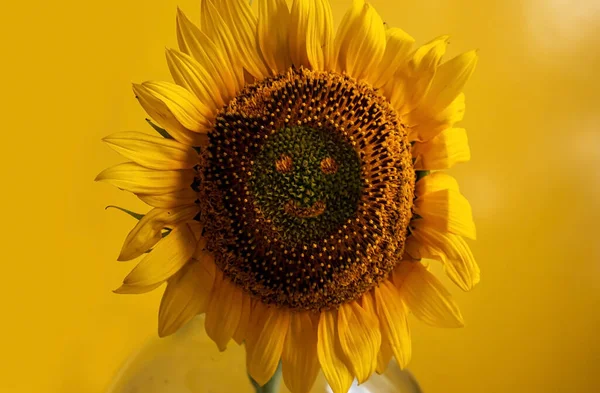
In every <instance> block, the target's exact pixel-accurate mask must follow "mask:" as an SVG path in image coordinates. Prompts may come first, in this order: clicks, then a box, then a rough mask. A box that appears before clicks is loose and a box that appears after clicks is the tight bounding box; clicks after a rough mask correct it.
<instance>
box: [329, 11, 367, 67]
mask: <svg viewBox="0 0 600 393" xmlns="http://www.w3.org/2000/svg"><path fill="white" fill-rule="evenodd" d="M364 4H365V2H364V0H352V5H351V6H350V8H348V10H347V11H346V13H345V14H344V16H343V18H342V21H341V22H340V25H339V27H338V29H337V33H336V35H335V39H334V42H333V47H334V50H333V55H334V66H335V67H334V69H335V71H338V72H339V71H341V70H342V67H341V66H342V64H344V65H345V63H346V60H345V59H346V53H345V52H341V51H340V49H341V48H346V47H347V46H348V41H350V40H351V39H352V30H353V29H354V25H355V23H356V20H357V19H358V17H359V15H360V13H361V11H362V8H363V5H364Z"/></svg>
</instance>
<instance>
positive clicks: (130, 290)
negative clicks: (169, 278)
mask: <svg viewBox="0 0 600 393" xmlns="http://www.w3.org/2000/svg"><path fill="white" fill-rule="evenodd" d="M161 285H162V282H159V283H156V284H153V285H148V286H145V287H138V286H135V285H126V284H123V285H121V286H120V287H119V288H117V289H115V290H114V291H113V292H114V293H118V294H119V295H139V294H142V293H148V292H151V291H153V290H155V289H156V288H158V287H160V286H161Z"/></svg>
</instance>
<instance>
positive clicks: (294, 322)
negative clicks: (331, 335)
mask: <svg viewBox="0 0 600 393" xmlns="http://www.w3.org/2000/svg"><path fill="white" fill-rule="evenodd" d="M281 362H282V371H283V380H284V381H285V384H286V386H287V387H288V388H289V389H290V391H292V392H294V393H308V392H309V391H310V389H311V387H312V386H313V384H314V383H315V379H316V378H317V374H318V373H319V362H318V360H317V320H316V319H315V320H313V318H312V315H311V314H310V313H308V312H298V313H296V312H295V313H292V314H291V317H290V326H289V329H288V333H287V336H286V339H285V345H284V346H283V353H282V356H281Z"/></svg>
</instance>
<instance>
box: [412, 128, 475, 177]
mask: <svg viewBox="0 0 600 393" xmlns="http://www.w3.org/2000/svg"><path fill="white" fill-rule="evenodd" d="M412 154H413V157H414V158H415V163H414V168H415V169H416V170H436V169H448V168H451V167H453V166H454V164H457V163H460V162H467V161H469V160H470V159H471V150H470V149H469V141H468V139H467V132H466V131H465V129H464V128H448V129H446V130H444V131H442V132H441V133H440V134H439V135H437V136H436V137H434V138H432V139H430V140H429V141H427V142H415V143H414V145H413V148H412Z"/></svg>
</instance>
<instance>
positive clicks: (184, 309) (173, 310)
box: [158, 260, 214, 337]
mask: <svg viewBox="0 0 600 393" xmlns="http://www.w3.org/2000/svg"><path fill="white" fill-rule="evenodd" d="M213 280H214V272H213V271H211V270H210V269H208V268H207V265H206V264H204V263H202V262H200V261H196V260H191V261H190V262H188V263H187V264H186V265H185V266H184V267H183V268H182V269H181V271H180V272H179V273H177V274H176V275H175V276H173V277H172V278H171V279H169V281H168V283H167V289H166V290H165V292H164V294H163V297H162V300H161V302H160V310H159V312H158V335H159V336H160V337H165V336H168V335H170V334H173V333H175V332H176V331H177V330H178V329H179V328H180V327H181V326H183V325H184V324H186V323H187V322H188V321H189V320H191V319H192V318H193V317H195V316H196V315H198V314H200V313H203V312H205V311H206V309H207V306H208V302H209V300H210V289H211V288H212V285H213Z"/></svg>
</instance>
